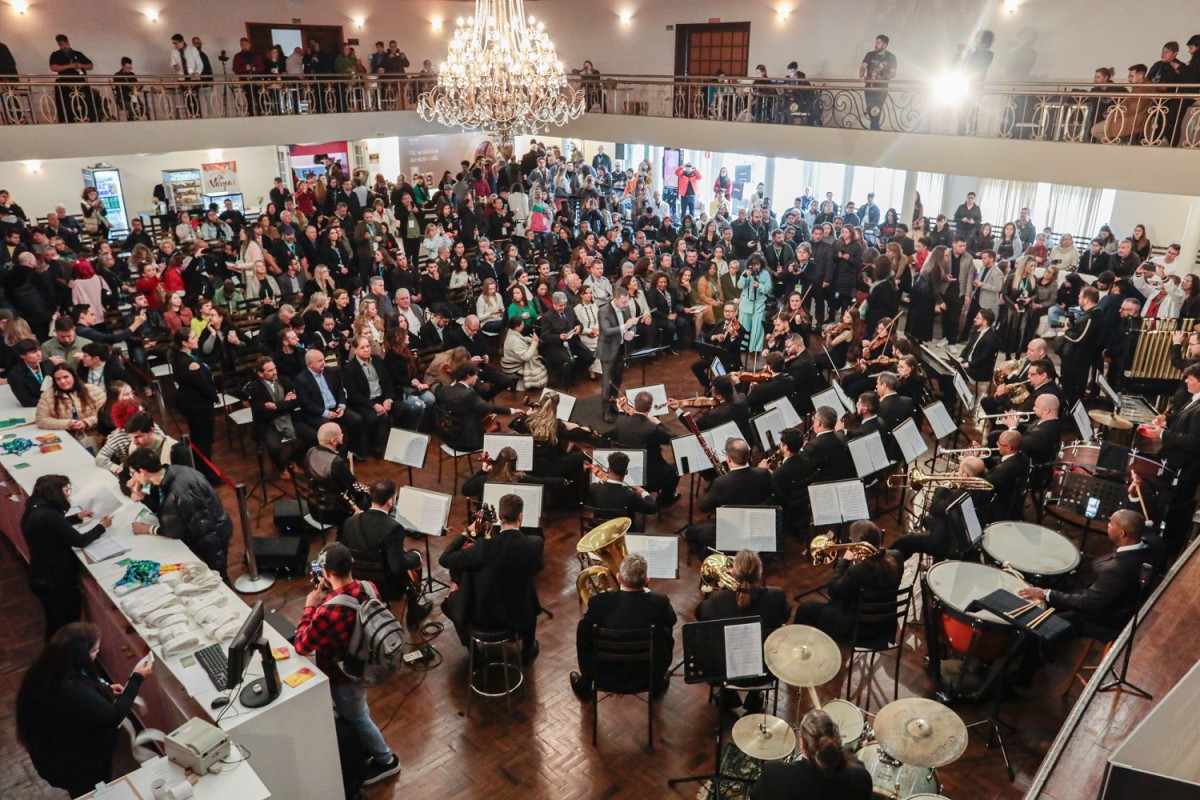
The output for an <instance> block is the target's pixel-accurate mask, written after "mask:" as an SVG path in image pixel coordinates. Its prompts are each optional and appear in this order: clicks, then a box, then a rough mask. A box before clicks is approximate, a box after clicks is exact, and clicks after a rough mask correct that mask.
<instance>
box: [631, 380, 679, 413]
mask: <svg viewBox="0 0 1200 800" xmlns="http://www.w3.org/2000/svg"><path fill="white" fill-rule="evenodd" d="M642 392H649V393H650V396H651V397H652V398H654V400H653V402H652V403H651V404H650V416H652V417H661V416H662V415H663V414H670V413H671V409H669V408H667V386H666V384H664V383H656V384H654V385H653V386H643V387H641V388H640V389H626V390H625V397H626V399H628V400H629V405H633V398H635V397H637V396H638V395H639V394H640V393H642Z"/></svg>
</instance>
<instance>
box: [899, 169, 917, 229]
mask: <svg viewBox="0 0 1200 800" xmlns="http://www.w3.org/2000/svg"><path fill="white" fill-rule="evenodd" d="M903 201H904V207H903V208H901V209H900V221H901V222H903V223H904V224H905V225H907V224H908V223H909V220H911V219H912V217H913V206H915V205H916V201H917V173H916V172H915V171H914V170H911V169H910V170H908V171H907V172H905V173H904V194H903Z"/></svg>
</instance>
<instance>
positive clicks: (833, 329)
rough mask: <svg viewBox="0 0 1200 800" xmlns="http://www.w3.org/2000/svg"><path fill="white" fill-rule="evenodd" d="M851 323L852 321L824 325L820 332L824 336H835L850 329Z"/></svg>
mask: <svg viewBox="0 0 1200 800" xmlns="http://www.w3.org/2000/svg"><path fill="white" fill-rule="evenodd" d="M853 324H854V323H853V322H839V323H837V324H836V325H826V326H825V327H824V328H822V330H821V332H822V333H824V334H825V335H826V336H837V335H838V334H842V333H845V332H846V331H848V330H850V327H851V326H852V325H853Z"/></svg>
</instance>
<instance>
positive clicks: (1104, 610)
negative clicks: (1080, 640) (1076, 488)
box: [1014, 509, 1160, 686]
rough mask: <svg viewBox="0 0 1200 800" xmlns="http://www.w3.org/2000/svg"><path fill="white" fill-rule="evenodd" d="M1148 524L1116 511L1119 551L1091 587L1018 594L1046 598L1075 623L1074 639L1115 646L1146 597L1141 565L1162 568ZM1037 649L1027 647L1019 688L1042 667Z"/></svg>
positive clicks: (1100, 564)
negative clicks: (1146, 537) (1147, 531)
mask: <svg viewBox="0 0 1200 800" xmlns="http://www.w3.org/2000/svg"><path fill="white" fill-rule="evenodd" d="M1145 523H1146V520H1145V518H1144V517H1142V515H1141V514H1138V513H1137V512H1135V511H1129V510H1127V509H1121V510H1119V511H1116V512H1115V513H1114V514H1113V515H1112V517H1110V518H1109V520H1108V530H1107V533H1108V539H1109V541H1111V542H1112V543H1113V545H1114V546H1115V547H1116V551H1115V552H1114V553H1112V554H1111V555H1109V556H1108V557H1106V558H1103V559H1100V560H1099V561H1097V562H1096V564H1095V573H1096V575H1095V578H1094V579H1093V580H1092V584H1091V586H1088V587H1087V588H1086V589H1083V590H1081V591H1078V592H1066V591H1061V590H1059V589H1039V588H1037V587H1033V586H1031V587H1029V588H1028V589H1021V590H1020V591H1019V592H1017V594H1019V595H1021V597H1023V598H1025V599H1026V600H1044V601H1045V602H1046V603H1047V604H1049V605H1050V606H1053V607H1054V609H1055V611H1056V612H1059V613H1061V614H1062V616H1063V618H1064V619H1066V620H1067V621H1068V622H1070V623H1071V635H1072V636H1075V637H1090V638H1092V639H1097V640H1099V641H1101V642H1111V641H1112V640H1113V639H1116V638H1117V635H1118V634H1120V633H1121V630H1122V629H1124V627H1125V625H1126V623H1128V622H1129V620H1130V618H1131V617H1133V614H1134V612H1135V611H1136V610H1137V604H1138V599H1139V597H1140V596H1141V586H1140V585H1139V577H1140V574H1141V570H1142V564H1144V563H1148V564H1150V565H1152V566H1157V565H1158V564H1159V561H1160V559H1159V555H1158V553H1157V552H1156V548H1153V547H1151V546H1150V545H1149V544H1148V543H1147V542H1145V541H1143V540H1142V532H1143V531H1144V530H1145ZM1036 650H1037V648H1033V647H1030V648H1027V650H1026V653H1025V657H1024V658H1022V660H1021V665H1020V667H1019V668H1018V670H1017V673H1016V675H1015V676H1014V678H1015V680H1014V683H1015V684H1016V685H1017V686H1022V685H1025V686H1028V685H1029V681H1030V680H1032V678H1033V670H1034V669H1035V668H1036V666H1037V661H1036Z"/></svg>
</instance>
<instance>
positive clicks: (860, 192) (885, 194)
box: [846, 167, 904, 219]
mask: <svg viewBox="0 0 1200 800" xmlns="http://www.w3.org/2000/svg"><path fill="white" fill-rule="evenodd" d="M868 194H874V195H875V205H877V206H879V215H880V218H881V219H882V217H883V212H884V211H887V210H888V209H889V208H894V209H896V212H897V213H899V212H900V209H901V208H903V206H904V172H903V171H901V170H894V169H888V168H887V167H853V168H852V169H851V174H850V196H849V197H847V198H846V199H847V200H853V201H854V203H855V205H857V206H858V207H859V208H861V207H862V206H863V204H864V203H866V202H867V195H868Z"/></svg>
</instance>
